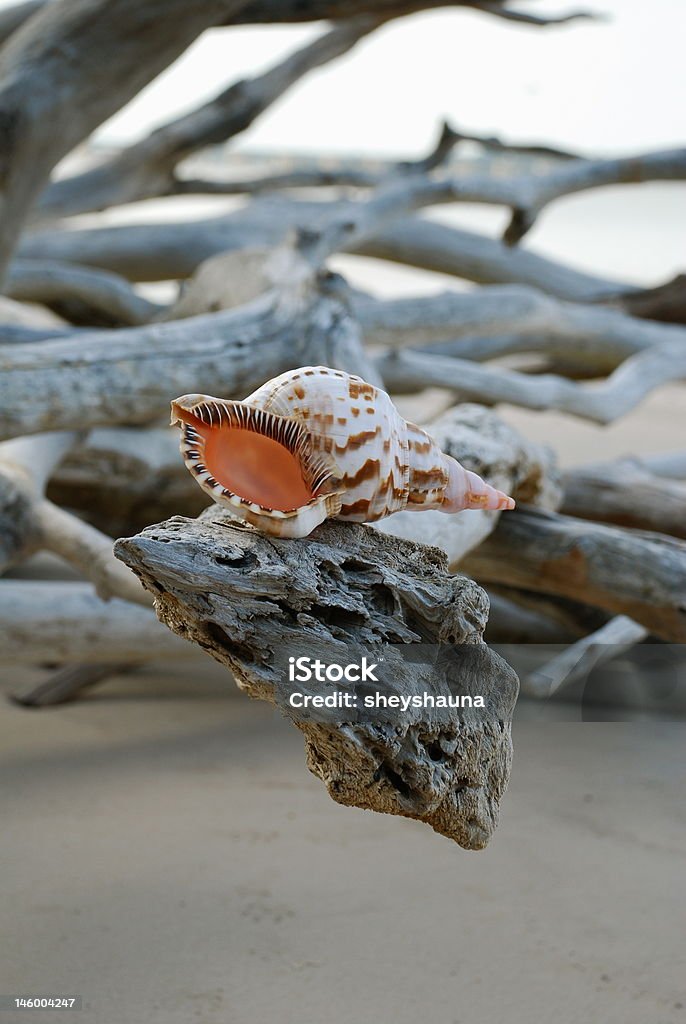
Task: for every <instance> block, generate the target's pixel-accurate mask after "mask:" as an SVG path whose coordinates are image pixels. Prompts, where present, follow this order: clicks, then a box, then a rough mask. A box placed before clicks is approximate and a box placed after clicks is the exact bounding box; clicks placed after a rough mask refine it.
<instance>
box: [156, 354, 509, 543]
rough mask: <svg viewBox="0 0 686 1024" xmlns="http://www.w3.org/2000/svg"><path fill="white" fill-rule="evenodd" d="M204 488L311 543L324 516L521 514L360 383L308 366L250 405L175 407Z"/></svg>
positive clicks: (236, 509) (185, 402)
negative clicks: (487, 510)
mask: <svg viewBox="0 0 686 1024" xmlns="http://www.w3.org/2000/svg"><path fill="white" fill-rule="evenodd" d="M177 422H178V423H179V424H180V426H181V445H180V447H181V453H182V456H183V459H184V462H185V464H186V466H187V468H188V469H189V471H190V472H191V473H192V474H193V476H194V477H195V479H196V481H197V482H198V484H199V485H200V487H202V489H203V490H204V491H206V492H207V493H208V494H209V495H210V496H211V497H212V498H213V500H214V501H216V502H217V503H218V504H220V505H223V506H225V507H226V508H227V509H228V510H229V511H230V512H231V513H232V514H233V515H234V516H235V517H237V518H239V519H242V520H244V521H246V522H248V523H251V524H252V525H253V526H255V527H257V529H259V530H261V531H262V532H264V533H267V534H270V535H272V536H280V537H305V536H307V535H308V534H309V533H311V532H312V530H313V529H314V528H315V527H316V526H318V525H319V524H320V523H321V522H323V521H324V520H325V519H327V518H329V517H332V518H338V519H348V520H353V521H356V522H373V521H375V520H378V519H382V518H384V517H385V516H388V515H391V514H392V513H393V512H397V511H400V510H401V509H408V510H417V511H421V510H423V509H439V510H440V511H443V512H457V511H460V510H462V509H465V508H491V509H498V508H503V509H504V508H513V507H514V501H513V500H512V498H509V497H508V496H507V495H506V494H504V493H503V492H502V491H498V490H496V489H495V488H493V487H491V486H490V485H489V484H487V483H485V482H484V481H483V480H481V478H480V477H478V476H477V475H476V474H475V473H471V472H470V471H468V470H465V469H464V468H463V467H462V466H460V464H459V463H458V462H456V461H455V459H453V458H451V456H449V455H446V454H445V453H444V452H442V451H441V450H440V448H439V447H438V446H437V445H436V443H435V441H434V440H433V439H432V438H431V437H430V436H429V435H428V434H427V433H425V431H423V430H422V429H421V428H420V427H417V426H415V425H414V424H413V423H408V422H406V421H405V420H404V419H403V418H402V417H401V416H400V414H399V413H398V411H397V409H396V408H395V406H394V405H393V402H392V401H391V399H390V397H389V396H388V395H387V394H386V392H385V391H381V390H380V389H378V388H375V387H373V385H371V384H368V383H366V382H365V381H363V380H362V379H361V378H360V377H355V376H353V375H351V374H347V373H344V372H343V371H340V370H333V369H330V368H328V367H323V366H317V367H301V368H300V369H297V370H292V371H289V372H288V373H284V374H281V376H279V377H276V378H274V380H271V381H268V382H267V383H266V384H264V385H263V386H262V387H261V388H258V390H257V391H255V392H253V394H252V395H249V396H248V398H246V399H245V400H244V401H242V402H236V401H226V400H224V399H219V398H212V397H210V396H207V395H183V396H182V397H181V398H177V399H176V400H175V401H174V402H172V423H177Z"/></svg>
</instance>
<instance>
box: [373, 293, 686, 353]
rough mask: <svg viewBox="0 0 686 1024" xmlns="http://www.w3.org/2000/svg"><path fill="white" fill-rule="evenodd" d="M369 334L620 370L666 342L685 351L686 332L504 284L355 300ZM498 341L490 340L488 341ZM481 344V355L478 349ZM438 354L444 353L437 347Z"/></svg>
mask: <svg viewBox="0 0 686 1024" xmlns="http://www.w3.org/2000/svg"><path fill="white" fill-rule="evenodd" d="M353 305H354V310H355V314H356V316H357V317H358V319H359V320H360V323H361V325H362V328H363V331H364V335H365V339H366V340H367V341H368V342H373V343H375V344H382V345H387V346H389V347H391V348H406V347H409V346H412V347H420V346H421V348H422V351H427V350H428V349H427V348H426V346H428V345H432V344H436V343H447V342H452V343H454V344H455V347H454V349H453V350H452V351H451V350H450V348H448V346H447V345H442V347H441V349H440V351H442V352H443V353H444V354H445V355H451V354H453V355H456V356H457V355H459V354H461V353H460V348H459V344H458V343H459V342H460V341H461V340H462V341H465V340H466V341H467V342H468V345H467V346H465V348H464V350H463V351H464V356H465V357H466V358H469V359H474V358H475V357H476V356H478V360H479V361H480V362H481V361H484V360H485V359H489V358H490V359H492V358H497V357H500V356H503V355H508V354H510V353H512V352H526V351H532V352H545V353H546V354H548V355H551V356H560V357H562V358H565V357H570V356H571V357H572V358H574V359H576V360H578V361H583V362H584V363H585V364H586V365H588V366H590V367H591V368H594V369H597V370H598V371H599V372H601V371H602V372H606V371H608V370H613V369H615V368H616V367H617V366H618V365H619V364H620V363H621V362H622V361H623V360H625V359H627V358H628V357H629V356H632V355H635V354H637V353H638V352H643V351H646V350H647V349H652V348H656V347H658V346H660V345H663V344H671V343H674V344H675V345H681V346H682V347H683V348H686V329H684V328H682V327H675V326H668V325H665V324H655V323H649V322H646V321H638V320H635V319H634V318H632V317H629V316H626V315H625V314H623V313H620V312H618V311H616V310H611V309H604V308H602V307H598V306H591V305H584V304H580V303H572V302H564V301H560V300H559V299H555V298H553V297H552V296H550V295H545V294H544V293H543V292H541V291H540V290H539V289H536V288H527V287H522V286H515V285H507V286H501V287H491V288H479V289H477V290H476V291H472V292H466V293H465V292H456V291H446V292H441V293H440V294H438V295H423V296H412V297H408V298H402V299H392V300H381V299H376V298H372V297H371V296H366V295H359V294H358V295H356V296H355V298H354V303H353ZM492 340H493V341H494V344H493V345H491V344H490V342H491V341H492ZM479 347H480V352H476V351H474V350H476V349H478V348H479ZM436 351H439V350H438V349H436Z"/></svg>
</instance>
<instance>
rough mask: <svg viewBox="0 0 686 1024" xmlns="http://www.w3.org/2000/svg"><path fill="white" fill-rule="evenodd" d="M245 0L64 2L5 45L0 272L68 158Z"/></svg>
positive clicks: (1, 58) (1, 64)
mask: <svg viewBox="0 0 686 1024" xmlns="http://www.w3.org/2000/svg"><path fill="white" fill-rule="evenodd" d="M240 6H241V0H233V2H232V0H223V2H222V0H200V2H198V3H194V4H188V3H186V2H185V0H166V2H165V3H160V2H159V0H146V2H144V3H141V2H140V0H64V2H63V3H60V4H49V5H48V6H47V7H45V8H43V9H42V10H40V11H39V12H38V13H36V14H34V15H33V16H32V17H31V18H29V20H28V21H27V22H26V24H25V25H24V27H23V28H22V29H20V30H19V31H17V32H14V33H13V34H12V35H11V36H10V38H9V40H8V41H7V43H6V44H5V46H3V47H2V50H1V51H0V119H1V120H2V124H3V125H4V145H3V154H2V168H1V171H0V207H1V209H2V231H0V269H2V270H3V271H4V268H5V265H6V262H7V260H8V258H9V256H10V254H11V251H12V249H13V246H14V243H15V241H16V238H17V236H18V234H19V231H20V230H21V227H22V225H23V223H24V220H25V218H26V215H27V213H28V211H29V209H30V207H31V205H32V203H33V202H34V200H35V199H36V197H37V195H38V194H39V192H40V191H41V189H42V188H43V186H44V184H45V182H46V180H47V178H48V176H49V174H50V172H51V171H52V169H53V167H54V166H55V165H56V164H57V163H58V161H59V160H60V159H61V158H62V157H63V156H65V155H66V154H67V153H68V152H69V151H70V150H72V149H73V148H74V147H75V146H76V145H78V143H79V142H81V141H82V140H83V139H84V138H86V137H87V136H88V135H90V133H91V132H92V131H93V130H94V129H95V128H97V127H98V125H99V124H101V123H102V122H103V121H105V120H106V119H107V118H108V117H110V116H111V115H112V114H114V113H115V112H116V111H117V110H119V109H120V107H122V106H124V104H125V103H127V102H128V101H129V100H131V99H133V97H134V96H135V95H136V94H137V93H138V92H140V90H141V89H142V88H143V87H144V86H145V85H147V83H148V82H150V81H152V79H153V78H155V77H156V76H157V75H158V74H159V73H160V72H161V71H162V70H164V68H165V67H167V66H168V65H169V64H171V63H172V61H174V60H175V59H176V58H177V57H178V56H180V54H181V53H183V51H184V50H185V49H186V47H188V46H189V45H190V43H192V42H193V40H194V39H195V38H197V36H198V35H199V34H200V33H201V32H202V31H203V30H204V29H205V28H207V27H208V26H209V25H212V24H213V23H215V22H216V21H217V20H219V18H220V17H221V16H222V15H223V14H224V15H226V16H230V15H231V14H232V13H234V12H235V11H237V10H238V9H239V8H240Z"/></svg>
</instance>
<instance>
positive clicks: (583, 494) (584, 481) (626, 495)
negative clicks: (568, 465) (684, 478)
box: [562, 458, 686, 539]
mask: <svg viewBox="0 0 686 1024" xmlns="http://www.w3.org/2000/svg"><path fill="white" fill-rule="evenodd" d="M563 487H564V499H563V503H562V511H563V512H565V513H566V514H567V515H570V516H577V517H578V518H581V519H594V520H596V521H599V522H602V523H615V524H617V525H618V526H628V527H631V528H632V529H639V530H655V531H657V532H658V533H668V534H671V535H672V536H673V537H681V538H682V539H686V484H684V483H676V482H674V481H672V480H669V479H664V478H663V477H660V476H658V475H657V474H655V473H651V472H650V471H649V469H648V468H646V467H645V466H644V465H642V464H641V462H640V460H638V459H634V458H623V459H618V460H616V461H615V462H608V463H597V464H595V465H587V466H579V467H577V468H575V469H571V470H568V471H567V472H566V473H565V474H564V477H563Z"/></svg>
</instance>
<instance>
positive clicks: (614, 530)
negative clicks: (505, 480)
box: [462, 508, 686, 643]
mask: <svg viewBox="0 0 686 1024" xmlns="http://www.w3.org/2000/svg"><path fill="white" fill-rule="evenodd" d="M462 568H463V569H464V571H465V572H468V573H469V574H470V575H472V576H474V577H475V578H476V579H478V580H484V581H486V582H497V583H505V584H507V585H509V586H515V587H523V588H524V589H525V590H534V591H542V592H544V593H547V594H558V595H561V596H563V597H570V598H573V599H575V600H577V601H582V602H584V603H586V604H592V605H596V606H597V607H599V608H603V609H605V610H607V611H610V612H613V613H615V614H621V615H626V616H628V617H629V618H632V619H634V620H635V621H636V622H638V623H639V624H640V625H642V626H645V628H646V629H648V630H649V631H650V632H651V633H654V634H655V635H656V636H659V637H661V638H662V639H664V640H669V641H671V642H673V643H684V641H685V640H686V605H685V604H684V594H685V593H686V544H685V543H684V542H683V541H679V540H675V539H674V538H672V537H666V536H664V535H663V534H658V533H648V532H642V531H635V530H624V529H621V528H620V527H617V526H604V525H601V524H598V523H590V522H586V521H585V520H581V519H572V518H570V517H568V516H561V515H557V514H555V513H553V512H544V511H541V510H534V509H531V508H528V509H520V510H518V511H515V512H512V513H509V514H508V515H506V516H502V517H501V518H500V520H499V521H498V526H497V527H496V529H495V530H494V532H493V533H492V534H491V535H490V537H489V538H488V539H487V540H486V541H485V542H484V543H483V544H481V546H480V547H478V548H477V549H476V550H475V551H472V553H471V554H470V555H468V556H467V558H466V559H465V561H464V562H463V563H462Z"/></svg>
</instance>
